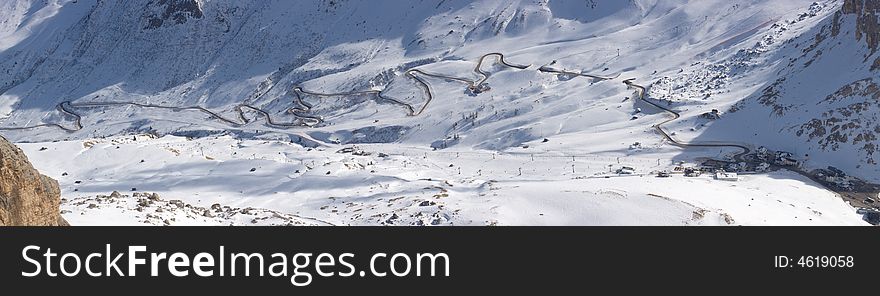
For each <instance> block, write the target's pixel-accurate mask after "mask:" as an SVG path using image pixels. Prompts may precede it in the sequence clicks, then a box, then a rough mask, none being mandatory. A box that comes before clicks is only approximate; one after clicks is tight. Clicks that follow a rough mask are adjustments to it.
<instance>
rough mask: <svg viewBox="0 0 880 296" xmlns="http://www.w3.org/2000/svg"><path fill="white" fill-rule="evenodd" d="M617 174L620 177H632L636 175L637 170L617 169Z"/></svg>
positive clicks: (628, 168)
mask: <svg viewBox="0 0 880 296" xmlns="http://www.w3.org/2000/svg"><path fill="white" fill-rule="evenodd" d="M617 173H618V174H620V175H632V174H635V173H636V169H634V168H632V167H628V166H625V167H621V168H619V169H617Z"/></svg>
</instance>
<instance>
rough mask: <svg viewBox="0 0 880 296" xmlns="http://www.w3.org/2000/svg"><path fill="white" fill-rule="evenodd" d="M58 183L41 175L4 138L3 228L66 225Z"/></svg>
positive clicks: (0, 144)
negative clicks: (61, 212)
mask: <svg viewBox="0 0 880 296" xmlns="http://www.w3.org/2000/svg"><path fill="white" fill-rule="evenodd" d="M60 201H61V190H60V189H59V188H58V182H57V181H55V180H53V179H52V178H49V177H46V176H44V175H42V174H40V173H39V172H38V171H37V170H35V169H34V167H33V166H32V165H31V163H30V162H29V161H28V159H27V156H25V154H24V153H23V152H22V151H21V149H18V147H15V145H12V144H11V143H9V142H8V141H6V139H4V138H3V137H0V226H25V225H27V226H30V225H33V226H66V225H68V224H67V221H65V220H64V218H62V217H61V214H60V211H59V208H58V206H59V203H60Z"/></svg>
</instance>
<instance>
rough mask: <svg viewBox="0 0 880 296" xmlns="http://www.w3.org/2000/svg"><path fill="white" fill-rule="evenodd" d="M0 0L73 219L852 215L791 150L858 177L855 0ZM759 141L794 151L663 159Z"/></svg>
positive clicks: (688, 219) (862, 49) (10, 119)
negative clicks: (786, 158) (782, 160)
mask: <svg viewBox="0 0 880 296" xmlns="http://www.w3.org/2000/svg"><path fill="white" fill-rule="evenodd" d="M0 2H2V5H3V7H4V9H2V12H0V18H2V20H3V23H2V25H0V56H2V57H3V59H2V60H0V79H2V82H3V83H2V87H0V134H2V135H3V136H4V137H6V138H8V139H10V140H12V141H14V142H16V143H17V144H18V145H19V146H20V147H22V149H23V150H24V151H25V152H26V153H27V155H28V157H29V158H30V159H31V161H32V162H33V163H34V166H35V167H36V168H37V169H39V170H40V171H41V172H42V173H43V174H46V175H48V176H50V177H52V178H55V179H56V180H58V181H59V182H60V184H61V189H62V196H63V197H64V198H65V200H64V202H63V203H62V210H63V215H64V217H65V218H66V219H67V220H68V221H69V222H70V223H71V224H73V225H93V224H110V225H118V224H126V225H127V224H134V225H230V224H232V225H868V223H867V222H866V221H864V220H863V217H862V214H857V213H856V210H857V208H858V207H863V206H865V204H868V201H867V200H864V201H862V200H857V202H858V204H852V203H851V201H849V200H845V199H841V197H839V196H838V194H837V193H835V192H834V191H831V190H830V189H828V188H826V187H827V184H820V183H817V181H815V180H811V179H810V178H808V177H807V176H805V173H804V172H811V171H812V170H814V169H824V168H826V167H828V166H834V167H837V168H841V169H842V170H843V171H845V172H846V174H848V175H851V176H853V177H855V178H858V179H860V180H864V181H867V182H873V183H877V182H880V168H878V166H877V163H876V160H875V159H874V157H875V155H874V151H875V148H873V147H876V146H875V145H876V144H877V141H878V140H877V138H876V136H874V133H876V132H880V126H876V125H877V123H878V122H880V121H877V120H876V118H875V117H876V116H877V111H878V110H877V109H876V108H877V104H876V100H877V95H876V93H877V88H876V87H874V86H873V80H871V79H872V78H873V77H876V73H877V72H876V71H877V70H878V69H880V67H875V66H876V64H877V63H876V62H875V58H876V56H877V55H875V50H874V49H875V48H876V39H873V38H876V36H877V34H878V33H880V32H878V31H873V30H872V27H870V26H865V25H860V24H865V23H868V24H870V23H871V22H870V21H866V20H865V19H869V20H870V18H871V17H873V24H876V21H877V15H875V14H873V11H872V10H871V9H874V8H875V7H876V4H872V3H875V1H872V0H860V1H850V0H847V1H818V2H814V1H801V0H792V1H757V0H753V1H720V0H719V1H683V0H668V1H664V0H631V1H610V0H609V1H597V0H589V1H575V0H572V1H553V0H550V1H525V0H523V1H495V0H483V1H457V0H456V1H409V2H406V3H405V4H402V3H401V2H395V1H296V2H290V1H217V0H214V1H207V0H204V1H203V0H160V1H131V2H115V1H111V2H101V1H99V2H96V1H87V0H78V1H67V0H49V1H30V0H6V1H0ZM859 3H861V4H859ZM866 3H867V4H866ZM866 15H869V16H866ZM857 32H858V33H857ZM820 36H821V37H820ZM872 42H873V43H872ZM490 53H499V54H491V55H487V54H490ZM502 57H503V58H502ZM878 60H880V59H878ZM826 76H827V77H826ZM481 82H482V83H481ZM624 82H627V83H631V84H633V85H629V84H627V83H624ZM469 86H470V87H469ZM641 87H644V89H645V90H646V91H645V92H644V93H641V92H640V91H639V89H640V88H641ZM642 95H644V96H642ZM814 98H815V100H813V99H814ZM658 106H664V107H661V108H658ZM853 106H855V107H853ZM664 109H667V110H664ZM673 114H675V117H674V118H673V117H672V115H673ZM658 124H662V125H661V127H660V128H659V131H661V132H663V133H665V134H660V133H658V128H655V126H656V125H658ZM820 130H821V131H822V132H819V131H820ZM695 144H703V145H695ZM761 146H764V147H767V148H769V149H770V150H772V151H789V152H791V154H792V156H791V157H792V158H796V161H797V162H798V163H797V165H796V167H797V168H794V167H792V169H791V170H789V169H785V168H779V167H774V168H773V169H769V170H763V169H762V170H760V171H757V172H756V170H755V168H754V165H756V164H758V163H760V162H761V161H754V162H755V163H753V164H752V163H750V164H749V165H748V166H742V167H741V168H740V169H739V171H737V173H739V174H740V175H739V176H738V177H737V178H736V179H737V181H725V180H716V178H713V177H716V175H715V173H714V172H713V171H707V173H706V174H703V175H702V176H698V177H685V176H684V172H683V171H681V169H682V168H688V167H700V166H702V165H703V164H704V163H703V162H704V161H705V160H706V159H717V160H724V161H729V162H734V163H736V162H741V161H742V162H745V161H747V160H749V159H742V158H741V156H742V155H741V154H740V153H741V152H743V150H747V151H746V152H752V153H754V152H756V151H759V149H758V147H761ZM739 147H743V148H739ZM730 170H731V169H728V171H730ZM732 170H733V171H736V170H737V169H732ZM796 171H797V172H796ZM661 172H663V173H665V172H671V174H670V176H662V177H658V175H661ZM798 172H801V173H798ZM722 179H723V178H722ZM823 180H824V179H823ZM114 191H117V193H116V194H111V193H112V192H114ZM153 193H156V195H153ZM859 193H860V194H874V196H875V197H876V193H875V192H859ZM111 195H112V197H111ZM860 196H861V195H860ZM859 198H860V199H861V198H862V197H859Z"/></svg>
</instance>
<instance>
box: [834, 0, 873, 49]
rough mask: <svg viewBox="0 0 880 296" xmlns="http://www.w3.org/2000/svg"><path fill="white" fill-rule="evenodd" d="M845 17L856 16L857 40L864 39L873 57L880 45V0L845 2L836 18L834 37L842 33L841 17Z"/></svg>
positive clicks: (852, 0) (850, 0) (845, 0)
mask: <svg viewBox="0 0 880 296" xmlns="http://www.w3.org/2000/svg"><path fill="white" fill-rule="evenodd" d="M844 15H852V16H855V18H856V28H855V34H856V40H859V41H862V38H864V40H865V42H867V43H868V47H869V48H870V49H871V54H872V55H873V54H874V53H875V52H876V51H877V47H878V44H880V24H878V17H880V0H844V2H843V7H842V8H841V9H840V11H839V12H837V14H836V15H835V16H834V18H835V19H834V30H833V31H832V32H833V35H837V34H838V33H839V32H840V22H841V17H842V16H844Z"/></svg>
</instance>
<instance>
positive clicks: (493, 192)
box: [21, 135, 865, 225]
mask: <svg viewBox="0 0 880 296" xmlns="http://www.w3.org/2000/svg"><path fill="white" fill-rule="evenodd" d="M21 147H22V149H23V150H24V151H25V153H26V154H27V155H28V156H29V157H30V159H31V161H32V162H33V163H34V165H35V167H36V168H37V169H38V170H40V171H41V172H43V173H44V174H47V175H48V176H50V177H52V178H55V179H57V180H58V181H59V183H60V184H61V188H62V191H63V195H64V197H65V199H66V200H67V201H65V202H64V203H63V204H62V210H64V211H65V212H64V218H66V219H67V220H68V221H69V222H70V223H71V224H73V225H102V224H126V225H128V224H133V225H139V224H146V225H152V224H155V223H158V222H162V219H159V220H154V221H152V222H151V221H150V219H147V218H146V216H147V215H148V214H156V215H166V216H167V215H168V213H167V211H166V212H163V213H158V214H157V213H154V212H152V210H150V209H149V208H148V209H147V210H146V211H137V210H136V209H135V208H136V206H135V204H137V200H138V198H136V197H123V198H120V199H118V200H121V201H116V202H105V203H100V202H96V201H95V198H96V197H98V196H100V195H110V193H111V192H113V191H118V192H121V193H123V194H124V195H130V194H134V193H154V192H155V193H158V194H159V195H160V196H161V197H162V199H163V200H165V201H168V200H181V201H183V202H185V203H187V204H191V205H192V206H193V207H198V208H200V210H197V211H189V212H192V213H191V214H187V212H183V213H177V212H175V215H176V216H174V217H176V218H177V220H175V221H173V222H171V223H170V224H172V225H210V224H219V225H228V224H234V225H241V224H244V225H250V224H256V225H263V222H264V221H263V220H254V221H257V222H253V223H251V222H249V221H252V220H253V218H254V217H258V216H253V215H256V214H253V215H239V216H236V217H232V218H230V219H226V220H224V219H220V218H216V217H211V218H210V219H209V218H205V217H201V216H200V215H199V213H202V212H203V211H204V210H203V209H201V208H210V207H211V206H212V205H214V204H219V205H223V206H229V207H232V208H237V209H245V208H254V209H271V210H272V211H276V212H278V213H282V214H285V215H292V216H291V217H292V218H291V219H293V220H295V221H299V223H301V224H305V225H328V224H329V225H864V224H865V222H863V221H862V220H861V218H860V217H859V216H858V215H856V214H855V213H854V211H853V209H852V207H850V206H848V205H846V204H845V203H843V201H842V200H841V199H840V198H839V197H837V196H835V195H834V193H831V192H829V191H826V190H824V189H822V188H821V187H818V185H817V184H815V183H813V182H812V181H810V180H809V179H806V178H804V177H801V176H800V175H797V174H794V173H790V172H785V171H780V172H774V173H770V174H767V175H748V176H742V177H741V179H742V180H741V181H739V182H724V181H716V180H713V179H712V178H711V176H708V175H706V176H704V177H699V178H685V177H683V176H680V175H677V176H673V177H670V178H656V177H654V176H653V175H652V174H648V172H649V170H654V169H658V168H664V167H666V166H668V165H666V164H663V165H661V166H657V162H656V160H655V159H646V158H637V157H628V158H625V159H623V163H622V164H623V165H628V166H632V167H634V168H636V170H637V174H636V175H631V176H617V175H613V174H609V173H608V164H609V163H615V164H616V159H615V158H612V157H601V156H595V155H584V156H574V157H569V156H554V155H538V156H535V157H534V158H533V157H532V156H531V155H528V154H517V153H509V154H501V153H496V152H492V151H484V150H461V151H459V150H456V151H432V150H430V149H424V148H408V147H400V146H399V145H389V144H374V145H363V146H359V147H358V148H357V149H356V150H355V151H362V152H365V153H355V154H357V155H355V154H351V153H338V152H337V151H338V150H337V148H340V147H326V148H318V149H312V148H304V147H301V146H299V145H296V144H291V143H287V142H280V141H271V140H269V141H267V140H240V139H235V138H232V137H228V136H223V137H203V138H198V139H187V138H182V137H174V136H166V137H162V138H152V137H149V136H143V135H142V136H125V137H113V138H107V139H92V140H75V141H61V142H57V143H26V144H21ZM43 148H45V149H43ZM61 153H64V154H69V155H71V157H69V158H67V157H65V158H59V157H57V155H58V154H61ZM379 153H384V154H387V156H385V155H380V154H379ZM532 159H534V160H532ZM572 168H574V172H572ZM605 176H609V178H605ZM132 189H134V192H133V193H132V192H131V191H132ZM90 204H95V205H96V206H97V207H96V208H89V207H88V206H89V205H90ZM265 216H267V215H264V216H263V217H265ZM273 216H276V215H274V213H272V214H271V215H268V217H273ZM163 217H164V218H163V219H166V218H169V217H165V216H163ZM288 222H289V221H288ZM159 224H160V225H161V223H159ZM279 224H280V225H286V223H279Z"/></svg>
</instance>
